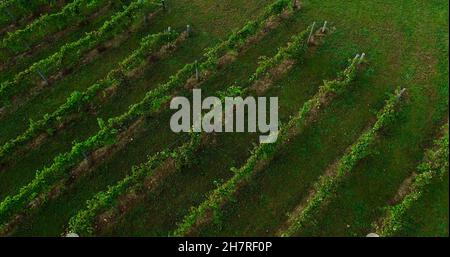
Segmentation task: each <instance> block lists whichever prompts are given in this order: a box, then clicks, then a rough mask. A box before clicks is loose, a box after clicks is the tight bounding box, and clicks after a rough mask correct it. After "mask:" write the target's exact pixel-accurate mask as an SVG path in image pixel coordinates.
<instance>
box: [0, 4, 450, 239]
mask: <svg viewBox="0 0 450 257" xmlns="http://www.w3.org/2000/svg"><path fill="white" fill-rule="evenodd" d="M129 2H131V1H128V2H127V1H124V5H127V3H129ZM273 2H275V0H259V1H256V0H248V1H242V0H224V1H207V0H189V1H188V0H167V1H166V4H167V9H166V10H164V11H161V12H158V13H157V14H156V15H155V16H153V17H151V18H150V20H149V22H147V23H144V24H142V25H140V26H139V27H138V28H137V29H136V31H133V32H132V33H128V32H125V33H124V34H127V33H128V34H127V36H126V37H125V40H124V41H123V42H120V44H118V45H117V46H115V47H113V48H109V49H106V50H105V51H104V52H102V53H101V54H100V55H99V56H98V58H96V59H95V60H93V61H92V62H89V63H86V64H84V65H81V66H79V67H76V68H75V69H74V71H73V72H72V73H70V74H68V75H65V76H63V77H62V78H61V79H59V80H57V81H55V82H54V83H52V85H51V86H49V87H46V88H44V89H43V90H42V92H39V95H37V96H36V97H34V98H32V99H30V100H29V101H26V102H25V103H24V104H23V105H21V106H18V107H17V108H11V112H6V113H5V114H4V115H2V116H0V131H1V133H0V144H4V143H6V142H7V141H8V140H10V139H11V138H14V137H16V136H18V135H20V134H21V133H23V131H25V130H26V129H27V127H28V125H29V120H30V119H31V120H35V121H36V120H39V119H40V118H41V117H42V116H43V115H44V114H46V113H51V112H52V111H54V110H55V109H56V108H58V106H60V105H61V104H63V103H64V102H65V101H66V98H67V97H68V96H70V95H71V93H72V92H74V91H84V90H86V89H87V88H88V87H90V86H91V85H92V84H94V83H96V82H97V81H99V80H101V79H103V78H104V77H105V76H106V75H107V74H108V72H109V71H111V70H112V69H114V68H116V67H117V64H118V63H119V62H120V61H121V60H123V59H124V58H125V57H127V56H128V55H130V54H131V53H132V52H133V51H134V50H135V49H137V48H138V47H139V43H140V41H141V39H142V38H143V37H144V36H146V35H150V34H153V33H158V32H161V31H163V30H165V29H167V28H168V27H171V29H172V30H176V31H183V30H185V28H186V25H187V24H189V25H191V26H192V29H193V34H192V36H191V37H189V38H187V39H186V40H185V41H183V42H181V43H180V45H179V46H178V47H176V49H174V50H173V52H171V53H168V54H167V56H166V57H164V58H161V59H159V60H157V61H154V62H152V63H151V64H148V65H146V66H145V68H144V70H143V71H144V72H143V73H142V75H141V76H138V77H133V78H132V79H131V80H130V81H129V82H128V83H127V86H126V87H119V88H118V89H117V91H116V92H115V94H114V95H112V96H111V97H110V98H105V99H106V100H104V101H101V102H100V104H99V105H98V106H99V107H98V108H96V109H95V111H87V110H86V109H82V110H81V111H80V113H78V115H77V117H78V118H77V119H75V120H73V121H72V122H70V123H69V124H67V125H66V126H64V127H63V128H62V129H59V130H57V131H56V132H55V133H53V134H51V135H48V136H46V137H45V138H44V139H42V141H41V142H40V141H39V140H38V141H34V144H32V145H31V147H29V148H25V147H23V146H22V147H19V148H21V149H18V150H17V151H14V152H12V153H10V154H9V155H8V156H7V158H5V159H4V160H1V163H0V201H4V200H5V199H6V198H7V196H12V195H15V194H17V193H18V192H19V190H20V188H21V187H23V186H25V185H27V184H28V183H30V182H31V181H33V179H34V178H35V174H36V172H37V171H38V170H41V169H42V168H43V167H45V166H49V165H51V163H52V162H53V159H54V158H55V156H57V155H58V154H60V153H65V152H67V151H69V150H70V149H71V147H72V144H73V142H82V141H83V140H86V139H87V138H89V137H90V136H92V135H94V134H95V133H97V131H98V129H99V127H98V123H97V119H98V118H102V119H103V120H107V119H108V118H111V117H116V116H118V115H121V114H122V113H124V112H126V111H127V110H128V107H129V106H130V105H131V104H133V103H136V102H138V101H140V100H141V99H142V98H143V97H144V95H145V94H146V92H148V91H149V90H152V89H155V88H157V86H158V85H160V84H162V83H164V82H166V81H167V80H168V79H169V78H170V77H171V76H172V75H174V74H176V73H177V71H178V70H179V69H181V68H182V67H183V66H184V65H185V64H187V63H191V62H194V61H195V60H199V61H201V59H202V58H201V56H202V54H203V53H204V52H205V51H206V50H207V49H208V48H209V47H212V46H214V45H216V44H217V43H218V42H220V41H221V40H225V39H227V38H228V35H230V33H232V32H233V31H236V30H238V29H240V28H241V27H242V26H244V25H245V24H246V22H248V21H251V20H255V19H257V18H258V17H260V15H261V14H262V12H263V11H264V8H265V7H266V6H267V5H269V4H271V3H273ZM301 3H302V5H301V9H300V10H298V11H296V12H294V13H293V14H292V15H291V16H289V17H285V18H284V19H283V20H281V21H279V24H277V25H278V26H276V27H274V28H273V29H271V30H269V31H267V33H266V34H265V35H264V36H263V37H261V38H258V40H256V41H254V42H251V43H249V44H248V46H247V47H246V48H245V51H242V52H239V53H237V56H236V59H235V60H234V61H233V62H231V63H230V64H227V65H226V66H224V67H223V68H221V69H219V70H218V71H217V72H214V73H213V74H212V75H211V76H210V77H209V78H208V79H206V80H205V81H204V82H203V83H202V85H201V88H202V89H203V91H204V94H205V95H216V93H217V91H219V90H223V89H225V88H226V87H228V86H230V85H232V84H233V83H235V82H236V84H237V85H239V84H240V83H242V82H243V81H245V80H247V79H248V77H249V76H250V75H251V74H253V72H254V71H255V69H256V68H257V67H258V64H259V59H260V57H261V56H267V57H271V56H273V55H274V54H275V53H276V52H277V50H278V49H279V48H280V47H282V46H285V45H286V43H287V42H288V41H289V40H290V38H291V36H293V35H295V34H298V33H300V32H301V31H303V30H305V29H306V28H308V26H309V25H310V24H312V23H313V22H317V23H318V24H323V22H324V21H328V24H329V27H330V28H331V30H332V33H329V34H327V36H326V37H324V38H323V40H322V41H323V42H322V43H321V44H320V45H318V46H316V47H313V48H311V49H310V50H308V52H307V54H306V56H305V58H304V60H302V61H301V62H299V63H297V64H295V66H294V67H292V69H290V70H288V71H287V72H286V73H285V74H283V75H282V76H281V77H280V78H277V79H276V80H274V81H273V83H274V84H273V85H272V86H271V87H270V89H269V90H268V91H267V92H265V93H264V95H266V96H277V97H279V103H280V120H281V122H282V123H286V122H288V121H289V119H290V118H291V117H292V116H293V115H295V114H296V113H297V112H298V110H299V109H300V108H301V107H302V106H303V105H304V103H305V102H306V101H307V100H308V99H310V98H312V97H313V96H314V95H315V94H316V92H317V91H318V89H319V87H320V86H321V85H322V84H323V80H325V79H326V80H332V79H334V78H335V77H336V74H337V73H338V72H339V71H341V70H343V69H344V68H345V67H346V65H347V64H348V59H350V58H352V57H353V56H355V55H356V54H358V53H363V52H364V53H365V54H366V63H365V64H364V65H363V67H362V68H361V69H360V70H359V72H358V75H357V77H356V80H355V81H354V82H352V83H351V85H350V87H349V90H347V91H346V92H345V93H343V94H342V95H340V96H338V97H336V99H334V100H333V101H332V102H331V103H330V104H329V106H328V107H326V108H324V109H323V110H321V112H320V114H319V115H318V116H317V117H316V118H314V119H313V121H312V122H311V123H310V124H308V125H307V126H304V127H302V130H301V132H300V133H299V134H298V135H297V136H295V137H294V138H293V139H292V140H290V141H289V142H288V143H286V144H285V145H283V147H282V149H281V150H280V151H279V152H278V153H277V154H276V155H275V157H274V159H273V160H271V161H270V162H269V163H268V164H267V165H266V166H264V167H263V169H262V170H261V171H259V172H258V173H257V174H256V175H255V176H253V177H252V178H251V179H250V181H249V182H248V183H246V184H244V185H243V186H242V187H240V188H239V190H238V191H237V192H236V193H235V194H234V195H233V197H232V200H231V201H229V202H227V203H226V204H225V205H224V206H221V207H220V209H221V211H220V212H219V213H217V215H216V216H215V217H214V218H213V219H212V220H211V221H209V222H207V223H206V224H203V225H202V226H199V227H198V228H197V230H196V235H201V236H278V235H279V231H280V229H282V228H283V226H285V225H286V222H287V220H288V218H289V215H290V214H291V213H292V212H293V211H294V209H295V208H296V207H297V206H298V205H299V204H300V203H301V202H302V201H304V199H306V197H307V196H308V194H309V193H310V192H311V188H312V187H313V185H314V183H315V182H316V181H317V180H318V179H319V177H320V176H321V175H323V174H325V172H326V171H327V169H329V168H330V167H332V166H333V164H335V163H336V162H337V161H338V160H339V159H340V158H342V156H343V155H344V154H345V153H346V152H347V151H348V149H349V147H350V146H351V145H353V144H354V143H355V141H356V140H357V139H358V138H359V137H360V135H361V134H362V133H363V132H364V131H366V130H367V129H369V128H370V127H372V125H373V124H374V122H375V121H376V118H377V117H376V113H377V112H378V111H379V110H380V109H382V108H383V106H384V103H385V100H386V99H387V98H388V95H389V94H392V93H393V92H394V90H395V89H396V88H406V94H405V97H404V100H403V101H402V103H401V104H400V107H399V108H398V110H397V112H398V117H397V118H396V119H395V120H394V121H393V122H392V124H390V125H389V126H387V127H386V128H384V129H383V130H382V133H381V135H379V136H378V137H376V138H375V142H374V144H373V145H371V146H370V150H369V152H370V154H368V155H367V156H365V157H364V158H362V159H361V160H359V161H358V162H357V164H356V166H355V167H354V168H353V169H352V170H351V172H350V173H349V174H348V175H347V176H346V177H345V179H344V180H343V181H342V183H340V184H339V185H338V186H337V187H336V189H335V192H334V193H333V194H332V197H331V198H330V200H329V201H327V202H326V204H323V206H322V208H321V209H320V212H319V214H318V215H316V216H315V217H314V220H313V221H310V222H308V223H307V225H306V226H304V227H302V229H300V230H298V231H297V233H296V234H295V235H296V236H365V235H366V234H368V233H370V232H373V230H374V227H373V224H374V222H376V221H377V220H378V219H379V218H380V217H382V216H383V214H384V210H385V208H386V207H387V206H389V205H391V204H392V199H393V198H394V196H395V195H396V193H397V191H398V190H399V188H400V187H401V186H402V185H403V183H404V181H405V180H406V179H407V178H409V177H410V176H411V175H412V174H413V173H414V172H415V171H416V168H417V166H418V165H419V164H420V163H421V161H422V160H423V159H424V153H425V150H426V149H428V148H430V147H431V146H432V145H433V141H434V140H435V139H437V137H438V135H439V132H440V128H441V127H442V125H444V124H445V123H448V118H447V117H448V114H449V113H448V83H449V81H448V75H449V74H448V71H449V70H448V69H449V67H448V40H449V37H448V36H449V32H448V24H449V21H448V8H449V7H448V1H443V0H429V1H425V0H413V1H411V0H410V1H403V0H394V1H367V0H360V1H344V0H342V1H341V0H321V1H319V0H305V1H301ZM121 9H122V8H121V6H114V7H111V8H110V9H108V10H107V11H105V12H104V13H103V14H102V15H100V16H99V17H97V18H96V19H95V20H94V21H93V22H91V23H89V24H88V25H86V26H82V27H79V28H76V29H73V30H71V31H68V32H67V33H65V34H64V35H63V36H62V37H61V38H59V39H58V40H57V41H56V42H44V43H43V45H42V46H41V48H39V49H38V50H36V51H33V52H32V53H31V54H30V55H29V56H27V57H24V58H20V59H18V60H17V63H14V64H13V65H12V66H11V67H8V68H7V69H5V70H3V71H1V72H0V82H3V81H6V80H9V79H11V78H12V77H13V76H14V74H16V73H17V72H20V71H21V70H23V69H25V68H27V67H28V66H30V65H31V64H33V63H34V62H36V61H37V60H40V59H42V58H45V57H47V56H49V55H50V54H51V53H54V52H55V51H57V50H58V49H59V48H60V47H61V46H62V45H64V44H65V43H67V42H71V41H73V40H76V39H78V38H79V37H80V36H81V35H83V34H84V33H85V32H88V31H93V30H96V29H97V28H98V27H100V26H101V24H103V23H104V22H105V21H107V20H108V19H109V17H110V16H111V15H113V14H114V13H115V12H118V11H120V10H121ZM177 93H179V94H183V95H187V96H189V95H190V94H189V90H182V91H181V92H177ZM172 114H173V111H171V110H169V109H168V108H165V109H164V110H163V111H162V113H160V114H155V115H147V116H146V117H145V119H144V122H143V125H142V126H141V127H140V128H139V129H138V130H137V131H134V132H133V135H132V137H131V138H132V139H131V140H128V141H127V143H126V144H124V146H123V147H120V148H118V149H117V151H112V152H111V153H110V154H107V155H105V157H103V158H101V159H100V160H96V164H95V165H92V166H91V167H89V168H88V172H86V174H85V175H84V176H81V177H79V178H78V179H77V180H76V181H75V182H73V183H70V185H67V187H64V190H63V191H62V192H61V194H59V195H57V197H56V198H52V199H49V200H48V201H46V202H45V203H43V204H42V205H39V206H38V207H37V208H34V209H33V210H30V211H29V212H27V213H26V215H24V217H22V218H21V219H20V222H18V223H17V224H14V226H13V229H11V231H9V232H8V233H6V234H7V235H12V236H60V235H63V234H64V233H66V232H67V228H68V223H69V220H70V219H71V218H72V217H73V216H74V215H76V214H77V213H78V212H79V211H80V210H83V209H84V208H86V201H87V200H90V199H92V197H94V196H95V194H96V193H98V192H101V191H105V190H107V188H108V186H112V185H115V184H116V183H117V182H119V181H120V180H122V179H123V178H124V177H126V176H127V175H128V174H130V173H131V171H132V167H133V166H135V165H139V164H141V163H144V162H145V161H146V160H147V158H148V156H150V155H153V154H155V153H157V152H159V151H162V150H165V149H168V148H173V147H175V146H178V145H180V144H181V142H183V141H185V140H186V135H185V134H175V133H173V132H171V130H170V128H169V119H170V117H171V115H172ZM447 133H448V132H447ZM257 143H258V141H257V137H256V135H255V134H252V133H233V134H221V135H216V136H215V137H214V143H213V144H208V145H205V146H202V147H201V148H200V149H198V151H196V153H195V155H194V157H193V158H192V160H191V161H190V165H187V166H184V167H182V168H181V169H180V170H178V171H177V172H175V173H172V174H170V175H169V176H167V177H165V178H164V179H163V180H162V181H161V182H160V183H158V184H157V185H156V186H155V188H156V189H155V190H153V191H151V192H143V193H142V192H141V194H143V196H142V198H140V200H138V201H136V202H135V203H134V204H133V205H132V206H130V207H129V208H126V209H125V210H124V211H122V212H121V214H120V215H119V216H118V217H117V219H116V220H114V221H112V222H111V224H110V225H109V226H107V227H106V228H104V229H102V230H101V231H100V230H98V231H96V232H95V233H94V235H102V236H168V235H170V234H171V233H172V232H173V231H174V230H175V229H177V227H178V225H179V224H180V223H181V222H182V221H183V218H184V217H185V216H186V215H187V214H188V213H189V211H190V209H191V207H196V206H199V205H200V204H201V203H202V202H204V201H205V200H206V199H207V197H208V194H209V193H210V192H211V191H213V190H214V189H215V188H216V187H217V186H219V185H221V184H222V183H225V182H226V181H227V180H229V179H230V178H231V177H232V176H233V173H232V172H231V171H230V169H231V168H232V167H236V168H239V167H241V166H242V165H243V164H244V163H245V162H246V160H247V159H248V158H249V157H250V151H251V149H253V145H254V144H257ZM447 157H448V152H447ZM446 167H447V175H446V176H444V178H443V179H437V178H436V179H434V180H433V182H432V183H431V184H430V185H429V187H428V188H427V190H426V191H425V192H424V194H423V196H422V198H420V199H418V200H417V202H415V203H414V204H413V205H412V207H411V208H410V209H409V210H408V211H407V212H406V214H405V216H404V218H403V221H404V226H403V227H402V229H401V231H398V236H448V235H449V234H448V233H449V232H448V215H449V205H448V186H449V182H448V161H447V163H446ZM0 206H1V205H0ZM1 211H2V209H1V208H0V213H1ZM0 225H5V224H0ZM0 228H1V226H0Z"/></svg>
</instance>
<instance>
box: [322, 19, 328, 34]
mask: <svg viewBox="0 0 450 257" xmlns="http://www.w3.org/2000/svg"><path fill="white" fill-rule="evenodd" d="M327 25H328V22H327V21H325V22H324V23H323V26H322V33H325V30H326V29H327Z"/></svg>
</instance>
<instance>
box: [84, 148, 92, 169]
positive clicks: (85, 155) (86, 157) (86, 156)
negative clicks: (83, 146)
mask: <svg viewBox="0 0 450 257" xmlns="http://www.w3.org/2000/svg"><path fill="white" fill-rule="evenodd" d="M82 154H83V157H84V159H86V161H87V163H88V166H89V167H90V166H91V159H90V158H89V156H88V155H87V154H86V153H85V152H84V151H83V152H82Z"/></svg>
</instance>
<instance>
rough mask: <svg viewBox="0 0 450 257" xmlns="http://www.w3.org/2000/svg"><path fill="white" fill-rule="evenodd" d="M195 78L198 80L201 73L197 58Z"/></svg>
mask: <svg viewBox="0 0 450 257" xmlns="http://www.w3.org/2000/svg"><path fill="white" fill-rule="evenodd" d="M195 79H196V80H197V81H198V80H199V79H200V73H199V72H198V61H197V60H195Z"/></svg>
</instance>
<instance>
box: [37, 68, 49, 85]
mask: <svg viewBox="0 0 450 257" xmlns="http://www.w3.org/2000/svg"><path fill="white" fill-rule="evenodd" d="M36 72H37V74H39V76H40V77H41V79H42V80H43V81H44V82H45V84H47V85H48V84H50V83H48V80H47V77H45V75H44V73H42V71H41V70H39V69H37V70H36Z"/></svg>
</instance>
